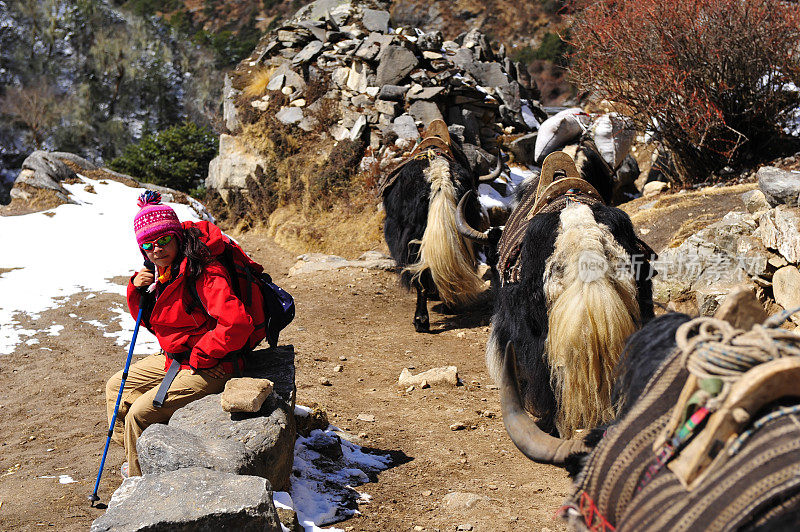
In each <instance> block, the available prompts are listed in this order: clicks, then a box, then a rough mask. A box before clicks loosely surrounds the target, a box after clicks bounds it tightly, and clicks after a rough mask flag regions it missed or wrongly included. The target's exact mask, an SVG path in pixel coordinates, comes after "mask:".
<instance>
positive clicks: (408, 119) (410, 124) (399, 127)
mask: <svg viewBox="0 0 800 532" xmlns="http://www.w3.org/2000/svg"><path fill="white" fill-rule="evenodd" d="M391 129H392V131H394V132H395V134H397V136H398V137H399V138H401V139H410V140H416V139H418V138H419V130H418V129H417V124H416V121H415V120H414V117H413V116H411V115H409V114H402V115H400V116H398V117H397V118H395V119H394V121H393V122H392V126H391Z"/></svg>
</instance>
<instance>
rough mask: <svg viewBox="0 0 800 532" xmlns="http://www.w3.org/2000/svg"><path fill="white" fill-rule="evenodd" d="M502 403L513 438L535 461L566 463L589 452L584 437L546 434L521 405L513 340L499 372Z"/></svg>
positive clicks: (524, 452)
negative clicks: (558, 436) (575, 437)
mask: <svg viewBox="0 0 800 532" xmlns="http://www.w3.org/2000/svg"><path fill="white" fill-rule="evenodd" d="M500 405H501V407H502V411H503V424H504V425H505V426H506V432H508V435H509V436H510V437H511V441H512V442H514V445H516V446H517V449H519V450H520V451H521V452H522V454H524V455H525V456H527V457H528V458H530V459H531V460H533V461H534V462H540V463H545V464H555V465H563V464H564V462H565V461H566V459H567V457H568V456H569V455H571V454H575V453H582V452H583V453H586V452H589V448H588V447H586V444H584V443H583V440H580V439H577V440H564V439H561V438H556V437H554V436H550V435H549V434H546V433H545V432H544V431H543V430H542V429H540V428H539V426H538V425H537V424H536V423H535V422H534V421H533V419H531V418H530V416H528V413H527V412H526V411H525V409H524V408H522V401H521V400H520V397H519V389H518V388H517V357H516V354H515V353H514V347H513V346H512V345H511V342H509V343H508V344H506V354H505V357H504V359H503V369H502V372H501V375H500Z"/></svg>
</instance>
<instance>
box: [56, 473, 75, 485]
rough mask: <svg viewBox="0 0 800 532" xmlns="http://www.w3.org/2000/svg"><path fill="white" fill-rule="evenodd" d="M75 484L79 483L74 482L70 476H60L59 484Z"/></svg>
mask: <svg viewBox="0 0 800 532" xmlns="http://www.w3.org/2000/svg"><path fill="white" fill-rule="evenodd" d="M73 482H78V481H77V480H73V478H72V477H71V476H69V475H58V483H59V484H72V483H73Z"/></svg>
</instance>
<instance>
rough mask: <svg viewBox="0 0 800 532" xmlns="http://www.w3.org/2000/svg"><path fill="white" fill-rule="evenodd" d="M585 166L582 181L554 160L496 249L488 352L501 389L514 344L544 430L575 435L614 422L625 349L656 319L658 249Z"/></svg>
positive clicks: (531, 407)
mask: <svg viewBox="0 0 800 532" xmlns="http://www.w3.org/2000/svg"><path fill="white" fill-rule="evenodd" d="M585 150H586V151H587V154H586V155H584V157H586V158H587V160H588V159H590V158H592V157H593V154H592V149H591V147H586V148H585ZM597 157H598V158H599V155H597ZM582 166H583V167H584V171H583V174H581V173H579V171H578V169H577V168H576V167H575V164H574V161H573V159H572V157H570V156H568V155H567V154H565V153H563V152H555V153H553V154H551V155H549V156H548V158H547V159H546V160H545V162H544V164H543V166H542V172H541V178H540V179H539V182H538V183H535V182H534V183H531V184H529V185H528V186H527V188H526V192H525V193H524V194H523V197H522V198H520V201H519V203H518V205H517V206H516V208H515V209H514V211H513V212H512V214H511V216H510V218H509V220H508V223H507V225H506V227H505V229H504V230H503V234H502V237H501V238H500V242H499V247H498V251H497V260H498V263H497V271H498V277H499V279H498V281H499V282H497V283H493V284H494V285H495V298H494V299H495V311H494V315H493V317H492V329H491V334H490V337H489V340H488V343H487V347H486V362H487V366H488V368H489V372H490V374H491V375H492V377H493V378H494V379H495V381H496V382H500V373H501V368H502V364H503V354H504V348H505V346H506V345H507V344H509V343H511V344H513V346H514V347H515V349H516V352H517V353H518V356H519V358H518V360H517V368H516V370H517V371H516V374H517V375H518V377H519V382H518V384H519V388H520V390H521V393H522V401H523V404H524V405H525V408H526V410H527V411H529V412H530V413H531V414H533V415H535V416H537V417H538V418H539V419H540V425H541V426H542V428H543V429H544V430H545V432H547V433H552V434H555V433H558V434H560V435H562V436H567V437H568V436H569V435H570V434H572V432H573V431H574V430H576V429H583V428H591V427H595V426H597V425H599V424H602V423H605V422H608V421H610V420H611V419H612V417H613V408H612V400H611V390H612V386H613V380H614V368H615V366H616V363H617V360H618V359H619V356H620V353H621V351H622V347H623V345H624V342H625V340H626V338H627V337H628V336H629V335H630V334H631V333H633V332H634V331H635V330H636V329H637V328H638V327H640V326H641V325H642V324H643V323H645V322H646V321H647V320H649V319H650V318H652V317H653V303H652V283H651V280H650V278H651V276H652V272H651V269H650V264H649V259H650V258H651V254H652V250H650V249H649V247H647V246H646V244H644V243H643V242H642V241H641V240H639V239H638V238H637V236H636V234H635V232H634V229H633V225H632V223H631V221H630V218H629V217H628V215H627V214H625V213H624V212H623V211H621V210H619V209H616V208H614V207H609V206H607V205H606V203H605V202H607V201H609V200H610V196H611V193H612V183H611V176H610V174H609V173H606V172H605V171H603V166H597V165H595V164H593V163H591V161H590V162H589V163H587V164H585V165H582ZM606 166H607V165H606ZM558 177H561V179H557V178H558ZM552 458H553V457H552V456H542V457H540V459H542V460H544V461H548V460H551V459H552ZM561 458H562V459H563V457H561Z"/></svg>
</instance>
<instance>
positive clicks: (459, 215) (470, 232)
mask: <svg viewBox="0 0 800 532" xmlns="http://www.w3.org/2000/svg"><path fill="white" fill-rule="evenodd" d="M472 194H475V191H474V190H472V189H470V190H468V191H467V192H466V193H465V194H464V196H462V198H461V201H459V202H458V208H457V209H456V229H458V232H459V233H460V234H461V236H463V237H464V238H469V239H470V240H474V241H476V242H480V243H486V242H488V241H489V232H488V231H486V232H485V233H481V232H480V231H477V230H476V229H473V228H472V227H471V226H470V225H469V224H468V223H467V219H466V217H465V216H464V205H465V204H466V202H467V198H468V197H471V195H472Z"/></svg>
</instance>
